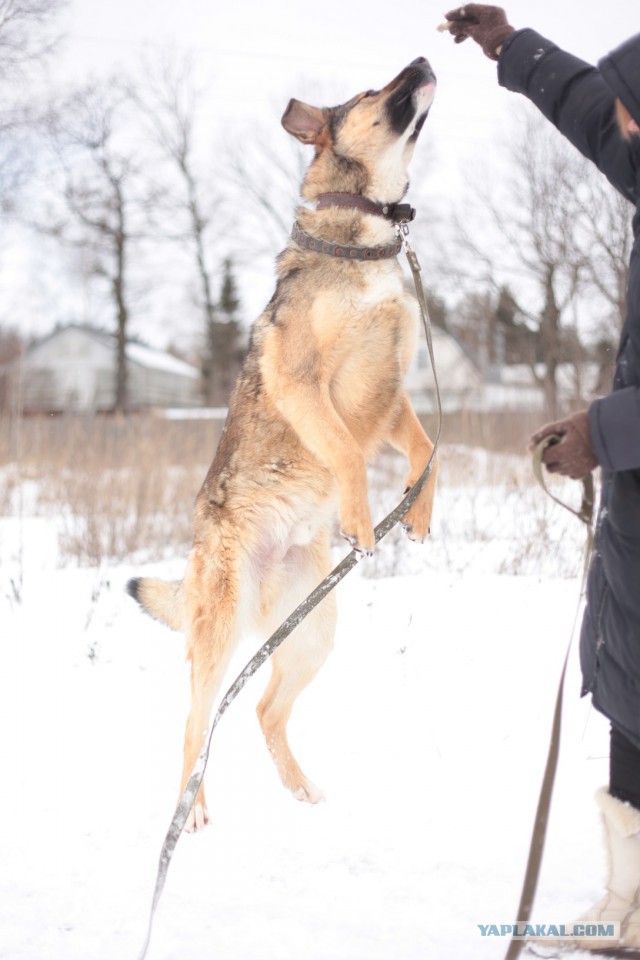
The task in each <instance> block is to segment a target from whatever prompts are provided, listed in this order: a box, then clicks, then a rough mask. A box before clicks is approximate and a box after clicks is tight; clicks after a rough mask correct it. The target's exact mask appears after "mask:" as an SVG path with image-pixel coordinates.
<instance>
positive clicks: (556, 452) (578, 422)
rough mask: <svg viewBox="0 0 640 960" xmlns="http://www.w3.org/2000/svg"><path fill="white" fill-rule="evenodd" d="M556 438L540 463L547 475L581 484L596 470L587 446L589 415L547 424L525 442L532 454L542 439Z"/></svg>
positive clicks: (585, 413) (595, 463)
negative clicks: (580, 482)
mask: <svg viewBox="0 0 640 960" xmlns="http://www.w3.org/2000/svg"><path fill="white" fill-rule="evenodd" d="M554 434H556V435H557V436H559V437H560V440H559V441H558V442H557V443H550V444H549V446H548V447H547V448H546V449H545V450H544V451H543V454H542V462H543V463H544V465H545V467H546V468H547V470H548V471H549V473H560V474H562V476H564V477H571V479H572V480H582V478H583V477H586V475H587V474H588V473H591V471H592V470H595V468H596V467H597V466H598V459H597V457H596V455H595V451H594V449H593V444H592V443H591V433H590V431H589V415H588V413H587V411H586V410H581V411H580V413H574V415H573V416H572V417H568V418H567V419H566V420H557V421H556V422H555V423H547V424H546V425H545V426H544V427H541V428H540V430H538V432H537V433H534V434H533V436H532V437H531V440H530V442H529V450H533V449H534V448H535V447H537V446H538V444H539V443H540V442H541V441H542V440H544V439H545V437H549V436H553V435H554Z"/></svg>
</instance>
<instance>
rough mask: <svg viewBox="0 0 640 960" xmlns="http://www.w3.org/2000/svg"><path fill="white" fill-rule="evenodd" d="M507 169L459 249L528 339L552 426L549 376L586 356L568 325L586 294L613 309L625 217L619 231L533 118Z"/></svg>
mask: <svg viewBox="0 0 640 960" xmlns="http://www.w3.org/2000/svg"><path fill="white" fill-rule="evenodd" d="M509 160H510V166H509V169H510V172H511V176H510V177H507V178H505V190H504V191H501V192H500V193H497V192H496V190H495V183H492V187H493V189H492V190H490V189H488V188H486V187H484V188H480V189H479V190H478V199H479V205H480V209H481V211H482V215H483V217H484V219H485V224H484V229H483V230H482V232H481V234H480V232H479V231H477V230H476V231H473V232H472V231H471V230H470V229H469V227H468V224H466V223H465V226H464V229H463V230H462V239H463V242H464V245H465V247H466V248H467V249H468V250H470V251H471V252H472V254H473V256H474V259H475V261H476V262H477V263H480V264H482V265H483V272H482V273H483V275H482V278H481V281H482V282H484V284H485V285H489V287H490V288H493V289H494V290H495V291H498V290H500V288H501V287H503V286H504V284H505V278H506V279H507V282H508V283H509V287H510V289H511V293H512V296H513V298H514V305H515V307H516V309H517V312H518V313H519V314H520V315H521V317H522V318H523V321H524V322H525V324H526V325H527V326H528V327H530V328H531V329H534V330H535V331H536V340H537V350H536V356H535V357H533V358H532V361H533V360H535V361H537V363H532V369H533V370H534V374H535V376H536V378H537V379H538V380H539V382H540V383H541V385H542V386H543V388H544V392H545V402H546V412H547V415H548V416H549V417H552V418H555V417H557V416H558V415H559V409H558V387H557V372H558V367H559V365H560V364H561V363H563V362H573V363H576V364H577V363H580V362H581V361H582V360H583V359H584V358H585V356H586V351H585V348H584V345H583V336H579V334H578V328H577V326H576V323H575V318H576V315H577V312H578V311H579V310H580V308H584V307H585V299H584V297H585V295H586V293H587V290H588V289H589V288H590V289H592V290H593V289H594V288H596V287H597V289H598V290H599V292H600V294H601V295H602V297H604V298H605V300H606V301H607V302H608V303H609V306H610V307H611V308H613V309H615V310H619V309H620V308H621V305H622V304H621V296H622V299H623V298H624V294H623V293H622V291H623V290H624V286H625V271H626V266H623V264H624V261H625V260H626V258H627V256H628V250H629V246H628V243H629V240H628V238H627V239H624V236H625V231H628V229H629V227H628V217H627V223H626V224H625V221H624V219H623V218H622V217H621V205H620V204H619V202H618V201H617V200H616V198H615V197H614V196H613V195H612V193H613V191H612V188H609V187H608V185H607V184H606V182H605V181H604V180H603V178H602V177H601V176H599V175H598V174H597V172H596V173H592V165H591V164H590V163H589V162H588V161H587V160H585V159H584V158H582V157H581V156H580V155H579V154H577V153H576V151H575V150H574V149H573V148H571V147H570V146H569V145H568V144H567V143H566V141H565V140H564V139H563V138H562V137H561V136H560V135H559V134H558V133H557V131H555V130H554V129H553V128H552V127H551V126H549V124H548V123H547V122H546V121H544V120H543V119H542V118H540V117H539V116H538V115H537V114H532V113H527V114H525V116H524V120H523V126H522V128H521V130H520V131H519V132H518V134H517V135H516V136H515V137H514V139H513V140H512V142H511V145H510V149H509ZM594 177H595V178H597V182H596V179H594ZM596 196H597V197H598V203H597V204H595V203H594V198H595V197H596ZM487 218H488V219H489V220H490V222H491V224H492V226H493V233H491V232H490V231H488V230H487V227H486V220H487ZM480 235H481V236H482V243H480V242H479V240H478V237H479V236H480ZM603 264H604V265H603ZM516 288H517V289H518V293H517V294H514V293H513V291H514V290H515V289H516ZM581 297H582V298H583V299H580V298H581ZM581 333H582V329H581ZM540 363H542V369H543V373H542V374H540V373H538V370H539V367H540Z"/></svg>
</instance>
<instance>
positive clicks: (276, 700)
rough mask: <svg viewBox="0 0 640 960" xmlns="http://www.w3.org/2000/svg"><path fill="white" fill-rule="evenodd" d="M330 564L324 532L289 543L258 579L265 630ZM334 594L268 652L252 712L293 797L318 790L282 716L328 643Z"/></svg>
mask: <svg viewBox="0 0 640 960" xmlns="http://www.w3.org/2000/svg"><path fill="white" fill-rule="evenodd" d="M329 569H330V555H329V538H328V533H327V531H325V530H322V531H321V532H320V533H319V534H318V535H317V536H316V539H315V540H314V541H313V542H312V543H311V544H309V545H308V546H304V547H300V546H297V547H292V548H291V549H290V550H289V552H288V554H287V556H286V557H285V559H284V561H283V562H282V563H281V564H279V565H278V567H277V568H276V569H275V570H274V571H273V572H272V574H271V576H270V577H269V578H268V580H267V581H266V582H265V583H264V585H263V590H262V603H263V625H264V626H265V627H266V628H267V629H268V630H269V631H270V632H271V631H273V630H275V629H276V628H277V627H278V626H279V625H280V623H281V622H282V621H283V620H285V618H286V617H287V616H288V615H289V614H290V613H292V612H293V610H294V609H295V607H296V606H297V605H298V604H299V603H301V601H302V600H304V598H305V597H306V596H307V595H308V594H309V593H310V592H311V591H312V590H313V589H314V587H316V586H317V585H318V584H319V583H320V581H321V580H322V579H323V578H324V577H325V576H326V575H327V573H328V572H329ZM335 625H336V604H335V595H334V594H333V593H331V594H329V595H328V596H327V597H325V598H324V600H322V601H321V602H320V604H319V605H318V606H317V607H316V608H315V609H314V610H313V611H312V612H311V613H310V614H309V615H308V616H307V618H306V619H305V620H304V621H303V622H302V623H301V624H300V625H299V626H297V627H296V628H295V630H294V631H293V633H292V634H290V636H289V637H287V639H286V640H285V641H284V642H283V643H282V645H281V646H280V647H279V648H278V650H277V651H276V652H275V653H274V655H273V671H272V674H271V679H270V681H269V684H268V686H267V689H266V691H265V693H264V696H263V697H262V699H261V701H260V703H259V704H258V708H257V712H258V719H259V721H260V726H261V727H262V732H263V733H264V736H265V739H266V741H267V746H268V748H269V751H270V753H271V756H272V757H273V760H274V762H275V764H276V767H277V770H278V773H279V775H280V779H281V780H282V783H283V784H284V786H285V787H287V789H289V790H291V792H292V793H293V795H294V796H295V797H296V799H298V800H307V801H308V802H310V803H317V802H318V801H319V800H321V799H322V791H321V790H320V789H319V788H318V787H316V786H315V784H314V783H312V781H311V780H309V778H308V777H307V776H306V775H305V774H304V773H303V772H302V770H301V769H300V766H299V765H298V762H297V760H296V758H295V757H294V755H293V753H292V752H291V748H290V746H289V742H288V740H287V721H288V720H289V716H290V714H291V710H292V709H293V705H294V703H295V701H296V698H297V696H298V694H299V693H300V692H301V691H302V690H303V689H304V688H305V687H306V686H307V684H309V683H310V682H311V681H312V680H313V678H314V677H315V675H316V673H317V672H318V670H319V669H320V667H321V666H322V664H323V663H324V661H325V660H326V658H327V656H328V654H329V653H330V651H331V648H332V646H333V636H334V633H335Z"/></svg>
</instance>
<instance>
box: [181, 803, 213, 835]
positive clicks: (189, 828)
mask: <svg viewBox="0 0 640 960" xmlns="http://www.w3.org/2000/svg"><path fill="white" fill-rule="evenodd" d="M208 823H209V811H208V810H207V808H206V807H205V806H203V804H201V803H195V804H194V805H193V806H192V807H191V810H190V811H189V816H188V817H187V822H186V823H185V825H184V831H185V833H200V832H201V831H202V830H204V828H205V827H206V826H207V824H208Z"/></svg>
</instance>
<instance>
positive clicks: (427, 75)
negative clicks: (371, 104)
mask: <svg viewBox="0 0 640 960" xmlns="http://www.w3.org/2000/svg"><path fill="white" fill-rule="evenodd" d="M387 90H390V91H391V92H390V95H389V99H388V100H387V103H386V109H387V114H388V117H389V123H390V125H391V128H392V129H393V131H394V132H395V133H396V134H397V135H398V136H402V134H404V133H405V132H406V131H407V129H408V128H409V127H410V126H411V124H414V129H413V130H412V133H411V137H412V139H416V138H417V137H418V134H419V133H420V130H421V129H422V127H423V126H424V122H425V120H426V119H427V114H428V113H429V108H430V106H431V104H432V103H433V98H434V96H435V92H436V77H435V74H434V72H433V70H432V69H431V65H430V64H429V61H428V60H426V59H425V58H424V57H418V59H417V60H414V61H413V63H410V64H409V66H408V67H405V69H404V70H403V71H402V72H401V73H400V74H398V76H397V77H396V78H395V80H392V81H391V83H390V84H389V85H388V87H387Z"/></svg>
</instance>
